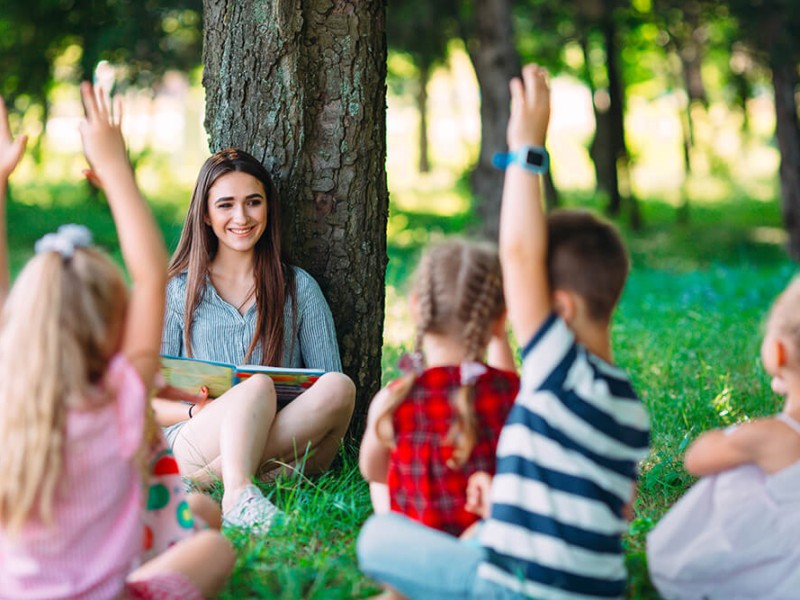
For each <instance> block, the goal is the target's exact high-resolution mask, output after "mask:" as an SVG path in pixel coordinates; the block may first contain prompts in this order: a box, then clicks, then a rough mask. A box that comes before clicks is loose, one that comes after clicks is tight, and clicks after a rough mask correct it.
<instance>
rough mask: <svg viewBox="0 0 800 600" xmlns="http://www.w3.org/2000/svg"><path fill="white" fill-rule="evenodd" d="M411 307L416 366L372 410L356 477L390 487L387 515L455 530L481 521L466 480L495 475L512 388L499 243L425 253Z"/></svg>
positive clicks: (455, 243)
mask: <svg viewBox="0 0 800 600" xmlns="http://www.w3.org/2000/svg"><path fill="white" fill-rule="evenodd" d="M411 308H412V312H413V313H414V320H415V324H416V334H417V335H416V348H415V354H414V357H415V358H414V360H411V361H410V362H412V363H414V364H412V365H407V367H408V368H407V369H406V371H407V372H406V374H405V375H404V376H403V377H401V378H400V379H398V380H396V381H394V382H392V383H390V384H389V385H388V386H387V387H386V388H384V389H383V390H381V392H379V394H378V395H377V396H376V397H375V399H374V400H373V402H372V404H371V406H370V414H369V418H368V425H367V431H366V432H365V435H364V439H363V442H362V447H361V467H362V473H363V474H364V476H365V477H366V478H367V479H368V480H370V481H371V482H373V483H379V484H383V483H386V484H387V487H388V495H389V507H390V508H391V510H392V511H393V512H397V513H400V514H405V515H407V516H408V517H410V518H412V519H414V520H416V521H419V522H421V523H424V524H425V525H428V526H430V527H433V528H435V529H439V530H441V531H445V532H447V533H450V534H453V535H460V534H461V533H462V532H463V531H464V530H465V529H466V528H467V527H469V526H470V525H471V524H472V523H474V522H475V521H476V520H477V519H478V516H477V515H476V514H474V513H471V512H469V511H467V510H466V508H465V505H466V502H467V481H468V479H469V477H470V476H471V475H472V474H473V473H475V472H476V471H486V472H489V473H493V472H494V457H495V448H496V446H497V439H498V436H499V434H500V430H501V428H502V426H503V422H504V421H505V418H506V415H507V414H508V411H509V410H510V408H511V405H512V404H513V402H514V397H515V395H516V393H517V390H518V389H519V378H518V377H517V375H516V373H514V372H513V369H514V364H513V357H512V356H511V355H510V350H508V343H507V340H506V335H505V314H504V313H505V310H504V303H503V294H502V278H501V272H500V263H499V260H498V257H497V251H496V249H495V248H494V247H492V246H490V245H487V244H480V243H475V242H468V241H466V240H459V239H453V240H448V241H446V242H443V243H440V244H437V245H435V246H433V247H432V248H430V249H428V250H427V251H426V252H425V254H424V255H423V256H422V258H421V260H420V264H419V266H418V268H417V271H416V273H415V276H414V290H413V292H412V295H411ZM487 346H490V348H491V349H492V350H493V351H492V352H490V361H492V362H495V363H496V364H497V365H499V366H501V367H502V368H503V369H511V370H500V369H497V368H492V367H489V366H487V365H485V364H484V363H482V362H481V361H482V360H483V358H484V355H485V354H486V349H487ZM424 363H427V365H428V367H427V368H424ZM374 489H375V488H374V486H373V490H374Z"/></svg>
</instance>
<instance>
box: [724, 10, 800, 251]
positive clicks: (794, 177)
mask: <svg viewBox="0 0 800 600" xmlns="http://www.w3.org/2000/svg"><path fill="white" fill-rule="evenodd" d="M728 4H729V6H730V10H731V13H732V14H733V16H735V17H736V18H737V20H738V22H739V27H740V32H741V34H742V35H743V37H744V38H745V39H746V40H747V41H748V42H749V43H750V44H751V46H752V47H753V48H754V49H756V50H757V51H759V52H760V54H761V60H762V61H763V62H764V63H765V64H766V65H768V66H769V68H770V70H771V72H772V87H773V90H774V99H775V135H776V138H777V140H778V148H779V150H780V153H781V163H780V180H781V196H782V203H781V206H782V211H783V221H784V226H785V227H786V231H787V232H788V234H789V245H788V251H789V254H790V256H792V257H793V258H794V259H797V260H800V122H798V113H797V108H798V107H797V88H798V70H797V69H798V62H800V39H799V38H798V37H797V34H796V32H797V31H798V30H800V4H799V3H798V2H797V1H796V0H769V1H768V2H765V1H763V0H728Z"/></svg>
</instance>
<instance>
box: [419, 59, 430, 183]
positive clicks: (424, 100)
mask: <svg viewBox="0 0 800 600" xmlns="http://www.w3.org/2000/svg"><path fill="white" fill-rule="evenodd" d="M430 77H431V68H430V65H429V64H420V66H419V77H418V81H419V89H418V90H417V111H418V112H419V172H420V173H427V172H428V171H430V170H431V163H430V160H429V156H428V81H430Z"/></svg>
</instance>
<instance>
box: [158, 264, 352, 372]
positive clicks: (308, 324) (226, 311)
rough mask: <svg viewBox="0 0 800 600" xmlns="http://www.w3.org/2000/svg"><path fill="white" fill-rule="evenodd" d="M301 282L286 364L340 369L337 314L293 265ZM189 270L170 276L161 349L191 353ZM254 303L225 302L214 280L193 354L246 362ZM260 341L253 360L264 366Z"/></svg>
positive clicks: (288, 325) (288, 324) (197, 320)
mask: <svg viewBox="0 0 800 600" xmlns="http://www.w3.org/2000/svg"><path fill="white" fill-rule="evenodd" d="M292 268H293V269H294V272H295V281H296V285H297V313H298V314H297V330H296V332H295V335H292V303H291V301H290V300H288V299H287V301H286V306H285V309H284V351H283V364H282V365H281V366H284V367H295V368H298V367H299V368H309V369H324V370H325V371H341V370H342V361H341V358H340V357H339V346H338V345H337V342H336V330H335V328H334V325H333V317H332V315H331V311H330V308H329V307H328V304H327V302H325V297H324V296H323V295H322V291H321V290H320V288H319V285H318V284H317V282H316V281H315V280H314V278H313V277H311V275H309V274H308V273H307V272H305V271H304V270H303V269H301V268H299V267H292ZM186 280H187V275H186V273H181V274H179V275H176V276H175V277H173V278H172V279H170V281H169V283H168V284H167V307H166V314H165V317H164V333H163V336H162V338H161V353H162V354H168V355H170V356H186V354H185V349H184V345H183V313H184V302H185V301H186ZM256 317H257V314H256V306H255V303H253V305H252V306H251V307H250V308H249V309H248V310H247V312H245V314H244V315H242V314H240V313H239V311H238V310H236V308H235V307H234V306H232V305H230V304H228V303H227V302H225V300H223V299H222V298H221V297H220V296H219V294H217V290H216V289H214V286H213V285H212V284H211V281H210V280H207V283H206V288H205V293H204V294H203V296H202V299H201V301H200V304H199V305H198V306H197V309H195V314H194V322H193V325H192V352H193V353H194V358H199V359H203V360H214V361H219V362H227V363H233V364H241V363H242V361H244V358H245V355H246V354H247V349H248V348H249V347H250V342H251V341H252V339H253V335H254V333H255V328H256ZM261 358H262V348H261V344H259V345H257V346H256V348H255V349H254V350H253V354H252V356H251V357H250V360H249V361H248V362H249V363H250V364H260V363H261Z"/></svg>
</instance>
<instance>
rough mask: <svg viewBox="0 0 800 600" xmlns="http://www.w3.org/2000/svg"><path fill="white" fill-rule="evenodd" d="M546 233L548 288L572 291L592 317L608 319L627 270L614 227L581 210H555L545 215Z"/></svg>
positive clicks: (626, 256)
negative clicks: (579, 297) (582, 300)
mask: <svg viewBox="0 0 800 600" xmlns="http://www.w3.org/2000/svg"><path fill="white" fill-rule="evenodd" d="M547 234H548V244H547V273H548V279H549V283H550V289H551V290H556V289H562V290H568V291H571V292H575V293H576V294H578V295H579V296H581V297H582V298H583V299H584V300H585V301H586V305H587V308H588V310H589V316H590V317H591V318H592V319H593V320H596V321H606V322H607V321H610V320H611V315H612V314H613V312H614V308H615V307H616V305H617V302H618V301H619V298H620V296H621V295H622V288H623V287H625V280H626V279H627V278H628V271H629V270H630V260H629V259H628V252H627V251H626V250H625V244H624V242H623V241H622V238H621V237H620V235H619V232H618V231H617V229H616V228H615V227H614V226H613V225H612V224H611V223H609V222H608V221H605V220H603V219H600V218H599V217H597V216H596V215H594V214H592V213H590V212H588V211H585V210H556V211H553V212H552V213H550V214H549V215H548V217H547Z"/></svg>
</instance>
